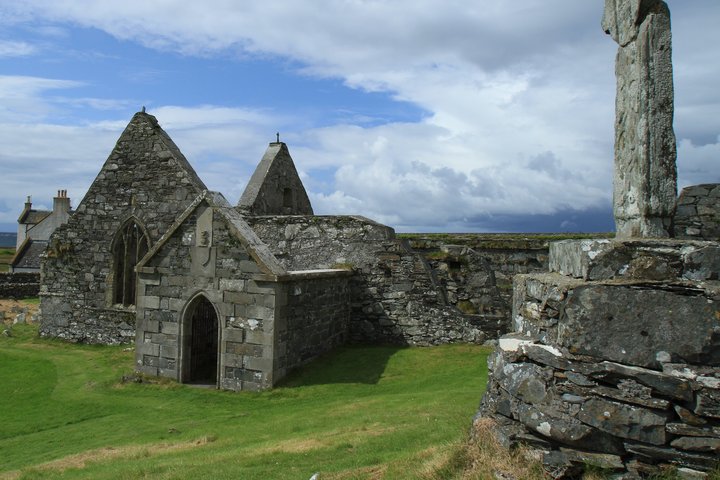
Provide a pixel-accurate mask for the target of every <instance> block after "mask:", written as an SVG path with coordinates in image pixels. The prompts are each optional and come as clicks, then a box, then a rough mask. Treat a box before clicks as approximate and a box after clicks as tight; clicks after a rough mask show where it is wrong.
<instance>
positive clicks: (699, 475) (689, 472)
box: [677, 467, 708, 480]
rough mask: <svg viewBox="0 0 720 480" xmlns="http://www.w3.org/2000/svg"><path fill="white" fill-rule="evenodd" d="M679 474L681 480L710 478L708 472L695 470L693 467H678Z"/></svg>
mask: <svg viewBox="0 0 720 480" xmlns="http://www.w3.org/2000/svg"><path fill="white" fill-rule="evenodd" d="M677 475H678V477H679V478H680V480H705V479H706V478H708V474H707V473H705V472H700V471H698V470H693V469H692V468H686V467H680V468H678V469H677Z"/></svg>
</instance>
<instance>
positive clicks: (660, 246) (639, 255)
mask: <svg viewBox="0 0 720 480" xmlns="http://www.w3.org/2000/svg"><path fill="white" fill-rule="evenodd" d="M719 258H720V246H719V245H718V244H717V243H715V242H700V241H696V242H688V241H678V240H659V239H648V240H564V241H560V242H552V243H551V244H550V260H549V267H550V271H552V272H557V273H561V274H563V275H570V276H573V277H575V278H582V279H583V280H608V279H613V278H627V279H637V280H645V281H649V280H652V281H677V280H678V279H687V280H695V281H697V280H717V279H718V277H719V276H720V259H719Z"/></svg>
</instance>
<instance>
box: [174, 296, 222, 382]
mask: <svg viewBox="0 0 720 480" xmlns="http://www.w3.org/2000/svg"><path fill="white" fill-rule="evenodd" d="M182 318H183V321H182V330H181V338H182V341H181V342H180V352H179V353H180V362H181V365H182V367H181V370H180V372H181V373H180V381H181V382H182V383H191V384H202V385H205V384H211V385H214V386H217V385H218V373H219V358H220V354H219V346H220V333H221V330H220V325H219V322H218V314H217V312H216V311H215V306H214V305H213V304H212V302H210V300H209V299H208V298H207V297H206V296H205V295H204V294H202V293H200V294H197V295H196V296H194V297H193V298H192V300H190V301H189V302H188V304H187V307H186V308H185V311H184V313H183V316H182Z"/></svg>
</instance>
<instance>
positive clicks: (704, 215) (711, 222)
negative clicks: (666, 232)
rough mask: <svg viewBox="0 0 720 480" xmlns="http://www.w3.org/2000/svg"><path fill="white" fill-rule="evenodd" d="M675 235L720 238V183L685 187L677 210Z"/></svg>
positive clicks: (708, 238)
mask: <svg viewBox="0 0 720 480" xmlns="http://www.w3.org/2000/svg"><path fill="white" fill-rule="evenodd" d="M675 237H676V238H687V239H691V240H720V183H709V184H704V185H693V186H691V187H685V188H683V190H682V192H680V197H679V198H678V201H677V210H676V212H675Z"/></svg>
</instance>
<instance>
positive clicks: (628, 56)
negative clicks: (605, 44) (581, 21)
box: [602, 0, 677, 238]
mask: <svg viewBox="0 0 720 480" xmlns="http://www.w3.org/2000/svg"><path fill="white" fill-rule="evenodd" d="M602 28H603V30H605V32H606V33H607V34H609V35H610V36H611V37H612V39H613V40H615V42H617V43H618V45H620V47H619V48H618V52H617V58H616V62H615V76H616V78H617V96H616V99H615V176H614V180H613V213H614V215H615V229H616V237H617V238H633V237H668V236H670V234H671V232H670V229H671V222H672V217H673V214H674V212H675V197H676V195H677V170H676V165H675V160H676V157H677V149H676V144H675V133H674V131H673V110H674V107H673V73H672V40H671V33H670V10H669V8H668V6H667V4H666V3H665V2H664V1H662V0H605V12H604V15H603V19H602Z"/></svg>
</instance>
